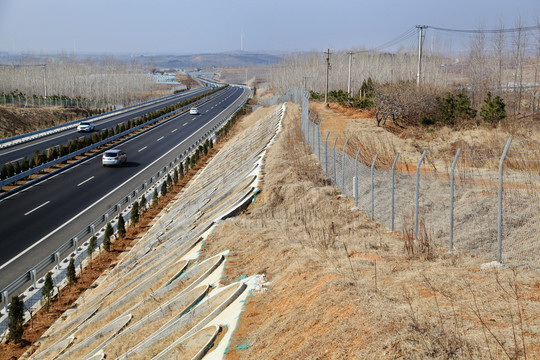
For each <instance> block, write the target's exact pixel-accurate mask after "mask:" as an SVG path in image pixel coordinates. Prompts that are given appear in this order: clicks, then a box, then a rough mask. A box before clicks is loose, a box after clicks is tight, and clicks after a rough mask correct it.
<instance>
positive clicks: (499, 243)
mask: <svg viewBox="0 0 540 360" xmlns="http://www.w3.org/2000/svg"><path fill="white" fill-rule="evenodd" d="M511 143H512V138H508V141H507V142H506V146H505V147H504V151H503V153H502V155H501V159H500V160H499V211H498V216H497V225H498V226H497V261H498V262H499V263H502V220H503V217H502V205H503V204H502V201H503V194H502V193H503V162H504V159H506V154H507V153H508V149H509V148H510V144H511Z"/></svg>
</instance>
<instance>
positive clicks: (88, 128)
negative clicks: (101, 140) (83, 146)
mask: <svg viewBox="0 0 540 360" xmlns="http://www.w3.org/2000/svg"><path fill="white" fill-rule="evenodd" d="M95 128H96V125H94V123H93V122H91V121H83V122H81V123H80V124H79V126H77V131H78V132H92V131H94V129H95Z"/></svg>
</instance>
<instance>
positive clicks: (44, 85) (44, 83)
mask: <svg viewBox="0 0 540 360" xmlns="http://www.w3.org/2000/svg"><path fill="white" fill-rule="evenodd" d="M42 66H43V87H44V88H45V99H46V98H47V64H43V65H42Z"/></svg>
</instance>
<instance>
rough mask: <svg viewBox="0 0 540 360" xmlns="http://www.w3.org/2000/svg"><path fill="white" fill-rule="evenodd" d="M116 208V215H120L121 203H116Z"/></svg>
mask: <svg viewBox="0 0 540 360" xmlns="http://www.w3.org/2000/svg"><path fill="white" fill-rule="evenodd" d="M116 210H117V211H118V217H120V216H122V205H120V203H118V204H116Z"/></svg>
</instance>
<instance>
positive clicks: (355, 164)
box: [353, 147, 361, 206]
mask: <svg viewBox="0 0 540 360" xmlns="http://www.w3.org/2000/svg"><path fill="white" fill-rule="evenodd" d="M360 149H361V147H358V152H357V153H356V158H355V159H354V178H353V189H354V190H353V192H354V194H353V195H354V206H358V156H360Z"/></svg>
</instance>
